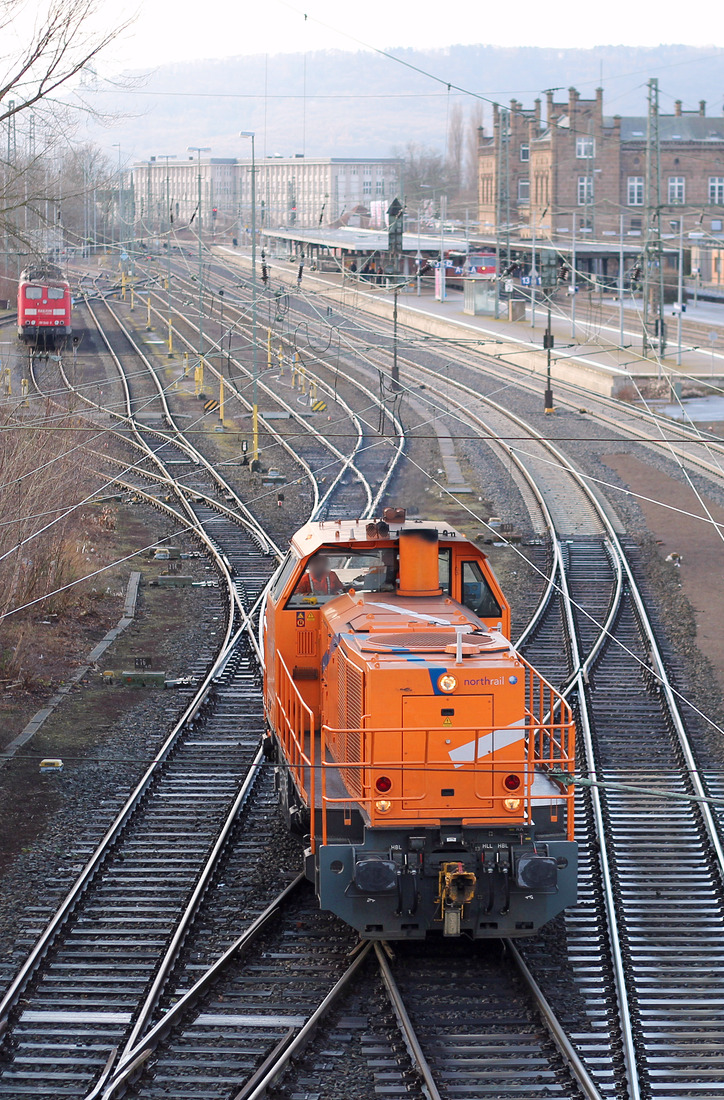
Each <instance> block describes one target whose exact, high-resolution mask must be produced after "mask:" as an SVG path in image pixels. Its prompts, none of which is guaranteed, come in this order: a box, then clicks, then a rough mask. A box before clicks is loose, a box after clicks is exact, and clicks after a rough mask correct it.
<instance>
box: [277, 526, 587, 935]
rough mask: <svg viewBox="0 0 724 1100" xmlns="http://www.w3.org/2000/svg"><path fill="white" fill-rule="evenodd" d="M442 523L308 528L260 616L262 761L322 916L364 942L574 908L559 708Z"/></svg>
mask: <svg viewBox="0 0 724 1100" xmlns="http://www.w3.org/2000/svg"><path fill="white" fill-rule="evenodd" d="M509 633H510V608H509V605H508V603H507V602H506V600H505V597H504V596H503V593H502V591H501V590H500V587H499V585H498V583H497V581H496V579H495V576H494V574H493V572H492V570H491V568H490V566H489V564H488V561H487V559H486V556H485V554H483V553H482V552H481V551H480V550H479V549H478V548H477V547H476V546H475V545H473V544H472V543H470V542H469V541H468V540H467V539H466V538H464V536H462V535H460V534H459V533H458V532H456V531H453V530H450V529H449V528H446V527H444V526H442V525H440V524H433V523H425V522H421V521H413V522H410V521H407V522H405V519H404V513H402V512H401V511H400V510H398V509H387V510H386V512H385V519H384V520H383V521H380V522H374V523H370V522H367V521H364V520H350V521H347V520H344V521H340V520H335V521H325V522H311V523H308V524H307V525H306V526H305V527H303V528H302V529H301V530H300V531H298V532H297V533H296V535H295V536H294V538H293V539H292V543H291V549H290V552H289V554H288V556H287V558H286V559H285V561H284V563H283V565H282V567H281V569H280V571H279V573H278V574H277V577H276V579H275V581H274V582H273V584H272V586H271V589H270V593H269V597H268V601H267V606H266V611H265V619H264V645H265V654H266V670H265V685H264V692H265V707H266V716H267V724H268V739H267V749H268V751H269V753H270V754H271V755H273V757H274V759H275V761H276V764H277V770H276V774H277V785H278V790H279V793H280V797H281V800H282V804H283V806H284V808H285V811H286V813H287V815H288V819H289V823H290V826H291V827H292V828H295V829H297V830H299V831H301V832H302V833H303V834H304V835H305V836H307V837H308V848H307V852H306V872H307V875H308V877H309V878H310V879H311V880H312V881H313V882H314V884H315V887H316V890H317V893H318V895H319V900H320V904H321V906H322V908H324V909H328V910H331V911H332V912H334V913H336V914H337V915H338V916H339V917H341V918H342V919H343V920H345V921H346V922H347V923H348V924H350V925H352V926H353V927H355V928H356V929H357V930H358V931H359V932H360V934H361V935H362V936H363V937H365V938H371V939H402V938H422V937H424V936H426V935H428V934H429V933H432V932H441V933H443V934H444V935H447V936H457V935H461V934H463V935H467V936H470V937H471V938H474V939H480V938H486V937H493V936H496V937H497V936H524V935H529V934H531V933H533V932H534V931H535V930H536V929H537V928H539V927H540V926H541V925H542V924H544V923H545V922H546V921H548V920H550V919H551V918H552V917H554V916H555V915H556V914H557V913H559V912H560V911H561V910H562V909H563V908H565V907H566V906H568V905H571V904H573V903H574V902H575V900H576V875H577V846H576V843H575V841H574V840H573V795H572V793H571V791H570V790H569V788H567V787H565V786H563V785H562V784H560V783H559V782H558V781H557V780H556V779H555V778H554V775H555V772H556V770H559V769H560V770H564V771H566V772H570V771H572V770H573V766H574V759H573V755H574V729H573V723H572V720H571V714H570V710H569V708H568V706H567V704H566V702H565V700H564V699H563V698H562V697H561V696H560V695H559V694H558V692H556V691H555V690H554V688H552V687H551V686H550V684H548V683H547V682H546V681H545V680H544V679H543V678H542V677H541V676H540V675H539V674H538V673H537V672H536V671H535V669H533V668H531V666H530V665H529V664H527V662H526V661H525V660H524V659H523V658H522V657H521V656H520V655H519V654H518V653H517V652H516V651H515V649H514V648H513V646H512V645H511V643H510V642H509V640H508V637H509Z"/></svg>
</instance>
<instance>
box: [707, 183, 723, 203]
mask: <svg viewBox="0 0 724 1100" xmlns="http://www.w3.org/2000/svg"><path fill="white" fill-rule="evenodd" d="M709 202H710V203H711V204H712V206H724V176H709Z"/></svg>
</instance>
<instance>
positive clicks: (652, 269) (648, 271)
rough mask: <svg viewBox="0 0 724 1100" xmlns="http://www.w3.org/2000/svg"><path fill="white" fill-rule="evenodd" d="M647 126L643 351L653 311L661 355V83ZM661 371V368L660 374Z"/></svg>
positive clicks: (653, 86) (653, 89)
mask: <svg viewBox="0 0 724 1100" xmlns="http://www.w3.org/2000/svg"><path fill="white" fill-rule="evenodd" d="M648 89H649V91H648V117H647V125H646V238H645V241H644V302H643V316H644V331H643V352H644V355H646V354H647V351H648V347H649V335H650V333H649V324H650V323H651V313H652V312H653V314H654V318H655V322H656V329H657V331H658V336H659V354H660V356H661V357H663V355H664V352H665V351H666V329H665V325H664V265H663V262H662V260H663V256H662V249H661V145H660V140H659V82H658V80H656V79H655V78H652V79H651V80H649V82H648ZM660 374H661V368H660V367H659V375H660Z"/></svg>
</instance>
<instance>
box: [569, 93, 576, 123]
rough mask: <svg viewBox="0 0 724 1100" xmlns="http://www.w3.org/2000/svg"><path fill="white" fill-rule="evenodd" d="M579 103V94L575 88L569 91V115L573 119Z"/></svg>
mask: <svg viewBox="0 0 724 1100" xmlns="http://www.w3.org/2000/svg"><path fill="white" fill-rule="evenodd" d="M577 103H578V92H577V91H576V89H575V88H569V89H568V114H569V115H570V116H571V117H572V116H573V115H575V113H576V104H577Z"/></svg>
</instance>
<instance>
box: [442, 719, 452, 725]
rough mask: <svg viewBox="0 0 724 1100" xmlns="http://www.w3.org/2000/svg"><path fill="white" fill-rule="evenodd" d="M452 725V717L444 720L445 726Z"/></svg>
mask: <svg viewBox="0 0 724 1100" xmlns="http://www.w3.org/2000/svg"><path fill="white" fill-rule="evenodd" d="M451 725H452V718H446V719H445V721H444V722H443V726H451Z"/></svg>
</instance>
